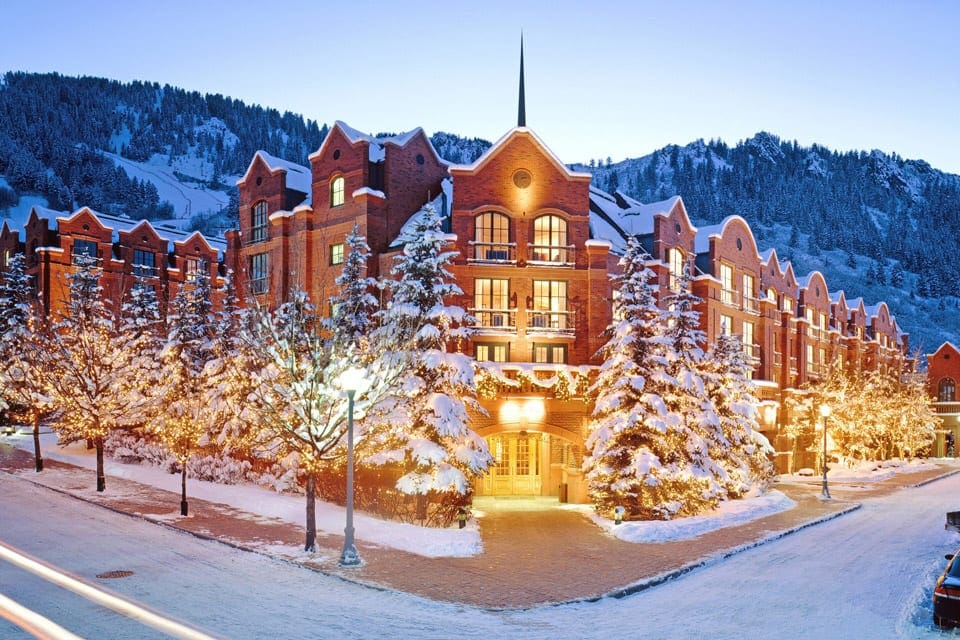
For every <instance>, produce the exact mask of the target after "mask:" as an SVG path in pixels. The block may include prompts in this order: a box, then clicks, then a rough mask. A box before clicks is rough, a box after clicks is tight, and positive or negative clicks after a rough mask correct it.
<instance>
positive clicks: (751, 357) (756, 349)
mask: <svg viewBox="0 0 960 640" xmlns="http://www.w3.org/2000/svg"><path fill="white" fill-rule="evenodd" d="M743 352H744V353H745V354H746V355H747V360H748V361H749V362H750V363H751V364H753V365H754V366H756V365H757V364H759V363H760V345H758V344H744V345H743Z"/></svg>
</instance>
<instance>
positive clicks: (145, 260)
mask: <svg viewBox="0 0 960 640" xmlns="http://www.w3.org/2000/svg"><path fill="white" fill-rule="evenodd" d="M156 267H157V264H156V254H154V253H153V252H152V251H144V250H143V249H134V250H133V275H135V276H140V277H141V278H152V277H154V276H155V275H157V269H156Z"/></svg>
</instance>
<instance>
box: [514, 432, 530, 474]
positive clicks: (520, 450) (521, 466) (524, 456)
mask: <svg viewBox="0 0 960 640" xmlns="http://www.w3.org/2000/svg"><path fill="white" fill-rule="evenodd" d="M516 474H517V475H518V476H526V475H529V474H530V438H523V437H520V438H517V469H516Z"/></svg>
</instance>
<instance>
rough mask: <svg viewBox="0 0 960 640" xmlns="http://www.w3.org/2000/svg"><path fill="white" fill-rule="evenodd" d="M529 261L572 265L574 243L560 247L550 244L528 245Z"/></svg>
mask: <svg viewBox="0 0 960 640" xmlns="http://www.w3.org/2000/svg"><path fill="white" fill-rule="evenodd" d="M529 251H530V254H529V261H530V262H535V263H539V264H549V265H556V266H564V267H572V266H573V264H574V258H575V247H574V245H572V244H571V245H568V246H566V247H561V246H557V245H552V244H531V245H529Z"/></svg>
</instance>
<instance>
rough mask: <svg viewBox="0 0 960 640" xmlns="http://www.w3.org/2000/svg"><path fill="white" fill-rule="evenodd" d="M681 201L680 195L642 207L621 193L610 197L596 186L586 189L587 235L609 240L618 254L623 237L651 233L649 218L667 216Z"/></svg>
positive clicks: (642, 205)
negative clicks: (587, 208) (587, 203)
mask: <svg viewBox="0 0 960 640" xmlns="http://www.w3.org/2000/svg"><path fill="white" fill-rule="evenodd" d="M682 202H683V200H682V199H681V198H680V196H673V197H672V198H668V199H666V200H661V201H660V202H651V203H648V204H644V203H642V202H640V201H639V200H635V199H633V198H631V197H630V196H628V195H626V194H625V193H623V192H621V191H617V192H615V194H612V195H611V194H609V193H607V192H606V191H602V190H600V189H597V188H596V187H590V231H591V236H592V237H593V238H597V239H600V240H607V241H609V242H610V243H611V244H613V248H614V250H615V251H618V252H622V250H623V249H624V248H625V246H626V245H625V244H624V239H625V237H626V236H628V235H637V236H644V235H649V234H651V233H653V219H654V218H655V217H656V216H668V215H670V213H671V212H672V211H673V210H674V208H676V206H677V205H678V204H679V203H682ZM617 236H619V237H617Z"/></svg>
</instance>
